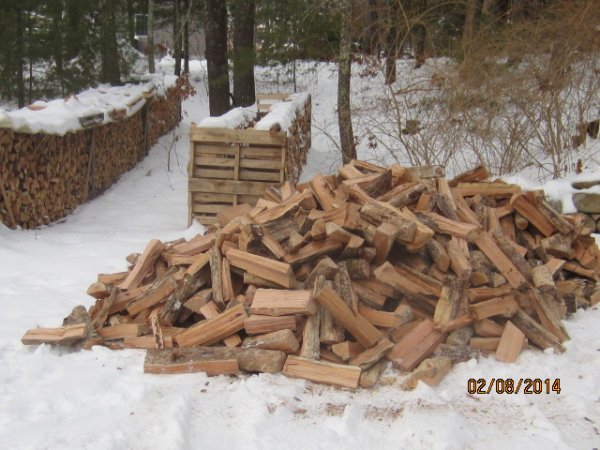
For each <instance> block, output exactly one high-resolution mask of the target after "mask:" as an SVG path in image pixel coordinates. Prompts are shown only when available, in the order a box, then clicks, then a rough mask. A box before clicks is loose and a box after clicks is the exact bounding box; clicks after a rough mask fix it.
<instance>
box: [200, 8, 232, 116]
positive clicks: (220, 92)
mask: <svg viewBox="0 0 600 450" xmlns="http://www.w3.org/2000/svg"><path fill="white" fill-rule="evenodd" d="M205 24H206V30H205V33H206V65H207V69H208V104H209V110H210V115H211V116H220V115H222V114H224V113H226V112H227V111H229V67H228V63H227V9H226V8H225V0H206V20H205Z"/></svg>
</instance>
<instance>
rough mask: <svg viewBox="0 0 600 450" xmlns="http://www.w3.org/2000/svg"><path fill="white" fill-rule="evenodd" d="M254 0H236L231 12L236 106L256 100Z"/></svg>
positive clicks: (248, 104)
mask: <svg viewBox="0 0 600 450" xmlns="http://www.w3.org/2000/svg"><path fill="white" fill-rule="evenodd" d="M255 10H256V3H255V0H237V1H236V2H234V3H233V4H232V14H233V98H234V100H235V104H236V106H250V105H252V104H254V102H255V101H256V92H255V87H254V61H255V55H254V16H255Z"/></svg>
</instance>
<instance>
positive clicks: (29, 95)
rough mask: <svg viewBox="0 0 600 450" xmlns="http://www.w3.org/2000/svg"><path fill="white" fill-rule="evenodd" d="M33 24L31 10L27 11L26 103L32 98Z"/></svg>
mask: <svg viewBox="0 0 600 450" xmlns="http://www.w3.org/2000/svg"><path fill="white" fill-rule="evenodd" d="M32 46H33V26H32V23H31V11H27V59H28V61H29V79H28V80H27V84H28V90H27V103H31V101H32V99H33V50H32Z"/></svg>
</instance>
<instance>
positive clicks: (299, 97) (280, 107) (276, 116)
mask: <svg viewBox="0 0 600 450" xmlns="http://www.w3.org/2000/svg"><path fill="white" fill-rule="evenodd" d="M308 98H309V94H308V93H306V92H300V93H296V94H291V95H290V96H289V97H288V98H287V99H286V100H285V101H282V102H277V103H273V104H272V105H271V106H270V107H269V112H268V113H267V114H266V115H265V116H264V117H263V118H262V119H260V120H259V121H258V122H257V123H256V125H254V128H256V129H257V130H270V129H271V127H272V126H273V125H275V124H279V126H280V127H281V129H282V130H288V133H289V129H290V127H291V126H292V123H293V122H294V119H295V118H296V113H300V112H302V110H303V108H304V105H305V104H306V102H307V101H308Z"/></svg>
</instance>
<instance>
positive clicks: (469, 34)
mask: <svg viewBox="0 0 600 450" xmlns="http://www.w3.org/2000/svg"><path fill="white" fill-rule="evenodd" d="M477 3H478V1H477V0H468V2H467V11H466V14H465V25H464V27H463V35H462V46H463V49H464V48H467V46H468V45H469V43H470V42H471V39H473V25H474V23H475V13H476V12H477Z"/></svg>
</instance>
